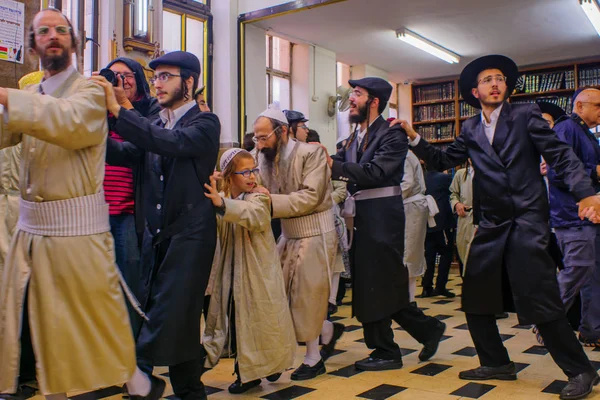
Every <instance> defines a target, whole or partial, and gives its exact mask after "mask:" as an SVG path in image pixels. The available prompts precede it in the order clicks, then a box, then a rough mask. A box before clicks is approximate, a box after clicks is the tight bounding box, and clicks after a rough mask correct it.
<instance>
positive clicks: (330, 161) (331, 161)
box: [309, 142, 333, 168]
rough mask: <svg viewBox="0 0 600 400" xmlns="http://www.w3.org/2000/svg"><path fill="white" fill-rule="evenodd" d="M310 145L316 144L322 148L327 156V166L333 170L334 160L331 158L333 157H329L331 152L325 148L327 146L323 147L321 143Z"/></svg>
mask: <svg viewBox="0 0 600 400" xmlns="http://www.w3.org/2000/svg"><path fill="white" fill-rule="evenodd" d="M309 144H316V145H318V146H321V148H322V149H323V151H324V152H325V155H326V156H327V165H329V168H332V167H333V158H331V156H330V155H329V152H328V151H327V147H325V145H323V144H322V143H319V142H310V143H309Z"/></svg>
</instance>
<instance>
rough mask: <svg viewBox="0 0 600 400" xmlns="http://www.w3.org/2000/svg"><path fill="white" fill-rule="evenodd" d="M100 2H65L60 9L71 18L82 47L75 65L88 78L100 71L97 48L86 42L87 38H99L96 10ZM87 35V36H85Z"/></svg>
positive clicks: (81, 0)
mask: <svg viewBox="0 0 600 400" xmlns="http://www.w3.org/2000/svg"><path fill="white" fill-rule="evenodd" d="M97 1H98V0H63V1H62V2H61V3H60V5H59V6H60V9H61V11H62V12H63V14H65V15H66V16H67V18H69V20H70V21H71V24H72V25H73V29H75V33H76V34H77V36H78V38H79V41H80V42H81V47H79V48H78V49H77V51H78V53H79V56H80V57H79V59H78V58H77V56H76V55H75V54H74V55H73V65H75V66H76V67H77V69H78V70H79V71H80V72H81V73H82V74H83V75H86V76H90V75H91V74H92V71H94V70H96V69H98V65H97V63H98V57H97V52H98V50H97V47H96V45H95V44H94V42H92V41H91V40H90V41H86V37H90V38H94V37H96V38H97V35H94V32H95V31H97V30H98V28H97V18H96V17H97V16H95V13H97V11H94V9H95V8H96V7H97V6H98V3H97ZM84 34H85V35H84Z"/></svg>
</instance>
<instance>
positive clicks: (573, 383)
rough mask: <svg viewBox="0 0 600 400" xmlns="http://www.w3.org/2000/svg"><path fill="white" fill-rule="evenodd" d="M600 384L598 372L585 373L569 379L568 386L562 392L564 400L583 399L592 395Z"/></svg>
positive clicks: (561, 395)
mask: <svg viewBox="0 0 600 400" xmlns="http://www.w3.org/2000/svg"><path fill="white" fill-rule="evenodd" d="M598 382H600V376H598V374H597V373H596V371H590V372H585V373H583V374H579V375H577V376H574V377H572V378H569V382H568V383H567V386H565V387H564V388H563V390H562V391H561V392H560V398H561V399H563V400H574V399H583V398H584V397H585V396H587V395H588V394H590V393H592V389H593V388H594V386H596V385H597V384H598Z"/></svg>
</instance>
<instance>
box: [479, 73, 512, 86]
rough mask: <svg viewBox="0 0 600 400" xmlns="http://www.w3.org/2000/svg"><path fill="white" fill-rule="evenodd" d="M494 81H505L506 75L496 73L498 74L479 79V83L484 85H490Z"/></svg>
mask: <svg viewBox="0 0 600 400" xmlns="http://www.w3.org/2000/svg"><path fill="white" fill-rule="evenodd" d="M492 81H495V82H496V83H505V82H506V77H505V76H502V75H496V76H491V75H488V76H486V77H485V78H481V79H480V80H479V83H482V84H484V85H489V84H490V83H492Z"/></svg>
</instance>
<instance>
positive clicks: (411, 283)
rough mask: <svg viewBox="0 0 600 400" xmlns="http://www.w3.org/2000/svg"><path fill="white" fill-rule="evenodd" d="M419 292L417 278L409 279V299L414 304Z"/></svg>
mask: <svg viewBox="0 0 600 400" xmlns="http://www.w3.org/2000/svg"><path fill="white" fill-rule="evenodd" d="M416 291H417V277H416V276H415V277H413V278H408V298H409V299H410V302H411V303H412V302H413V301H415V293H416Z"/></svg>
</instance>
